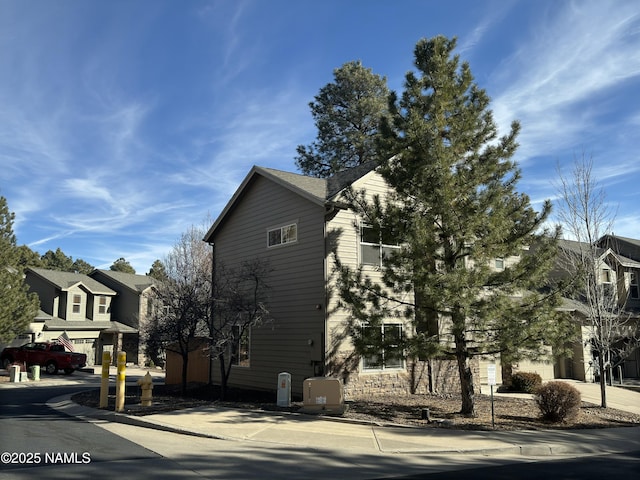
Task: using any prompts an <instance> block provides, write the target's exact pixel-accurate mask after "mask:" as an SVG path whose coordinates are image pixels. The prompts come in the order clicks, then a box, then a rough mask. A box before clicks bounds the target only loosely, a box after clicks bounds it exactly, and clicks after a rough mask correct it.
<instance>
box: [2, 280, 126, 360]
mask: <svg viewBox="0 0 640 480" xmlns="http://www.w3.org/2000/svg"><path fill="white" fill-rule="evenodd" d="M25 282H26V283H27V285H28V286H29V291H30V292H35V293H36V294H37V295H38V297H39V298H40V314H39V315H38V317H36V319H35V321H34V322H32V323H31V324H30V329H29V331H28V332H25V334H24V335H21V337H24V338H25V339H26V340H37V341H54V340H56V339H57V338H58V337H59V336H60V335H61V334H62V333H64V332H66V334H67V335H68V337H69V338H70V339H71V341H72V343H73V345H74V349H75V351H76V352H79V353H85V354H87V364H88V365H94V364H100V363H102V352H103V351H105V350H106V351H112V352H113V351H118V350H120V349H121V348H122V343H121V340H122V335H123V334H129V333H137V329H136V328H133V327H130V326H128V325H126V324H124V323H121V322H118V321H114V320H113V317H112V313H111V312H112V306H113V304H114V301H115V298H116V295H117V292H116V291H115V290H113V289H111V288H109V287H107V286H106V285H104V284H102V283H100V282H98V281H97V280H95V279H93V278H91V277H89V276H87V275H83V274H79V273H70V272H60V271H55V270H46V269H43V268H28V269H27V271H26V272H25ZM27 336H29V337H30V338H27ZM14 343H15V342H14ZM22 343H26V342H22Z"/></svg>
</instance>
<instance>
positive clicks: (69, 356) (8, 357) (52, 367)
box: [0, 342, 87, 375]
mask: <svg viewBox="0 0 640 480" xmlns="http://www.w3.org/2000/svg"><path fill="white" fill-rule="evenodd" d="M12 363H24V364H25V365H26V366H27V367H30V366H31V365H40V367H41V368H43V369H44V371H45V372H47V373H49V374H52V375H53V374H55V373H57V372H58V370H64V373H66V374H67V375H70V374H72V373H73V372H74V371H75V370H78V369H80V368H82V367H84V366H85V365H86V364H87V356H86V355H85V354H84V353H75V352H67V351H65V349H64V345H62V344H60V343H50V342H34V343H27V344H26V345H22V346H21V347H7V348H5V349H4V350H2V353H0V364H1V365H2V367H3V368H5V369H8V368H9V365H11V364H12Z"/></svg>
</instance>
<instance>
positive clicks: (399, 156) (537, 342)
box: [338, 36, 564, 416]
mask: <svg viewBox="0 0 640 480" xmlns="http://www.w3.org/2000/svg"><path fill="white" fill-rule="evenodd" d="M455 45H456V41H455V39H451V40H450V39H447V38H445V37H442V36H439V37H435V38H433V39H430V40H424V39H423V40H421V41H420V42H418V44H417V45H416V47H415V67H416V68H417V70H418V75H416V74H414V73H413V72H409V73H408V74H407V75H406V81H405V90H404V92H403V94H402V96H401V97H400V98H397V96H396V95H395V94H392V98H391V101H390V108H391V118H392V123H390V124H387V125H386V128H385V134H386V136H385V142H384V148H385V149H386V150H387V151H388V152H389V158H390V160H388V161H386V162H382V163H381V165H380V167H379V169H378V172H379V173H380V174H381V175H382V177H383V178H384V179H385V181H386V182H387V184H388V185H389V187H390V189H391V191H392V193H390V194H389V196H388V197H386V198H380V197H374V198H373V200H372V201H368V200H367V197H366V196H365V194H364V192H350V193H349V194H348V197H349V200H350V203H351V205H352V208H354V209H355V210H356V212H358V214H359V215H360V217H361V218H362V220H363V221H364V222H366V223H367V224H369V225H371V227H372V228H373V229H374V231H375V232H377V233H378V235H379V238H381V239H385V238H395V239H396V240H398V243H400V244H401V248H400V249H398V250H394V252H395V253H394V254H391V255H388V256H387V257H386V258H385V259H384V261H383V266H382V272H381V274H382V282H374V281H373V280H371V279H370V278H368V277H367V276H366V275H365V274H364V273H363V271H362V269H360V270H356V271H353V270H351V269H349V268H347V267H345V266H342V265H340V264H339V262H338V266H339V269H340V275H339V278H340V282H339V288H340V294H341V299H342V302H343V305H346V306H347V307H348V308H349V309H350V312H351V318H352V319H353V320H354V321H353V328H352V329H351V334H352V335H353V336H354V338H355V341H354V344H355V345H356V348H358V347H363V346H366V345H370V344H371V339H363V338H362V337H361V335H362V332H366V331H375V329H364V330H363V329H361V328H359V325H360V324H361V322H362V321H363V320H365V321H367V322H369V323H372V322H374V323H375V322H382V321H384V319H385V318H387V317H388V316H389V315H392V314H394V312H398V311H400V312H402V314H403V315H405V317H406V318H407V319H408V321H410V322H412V324H413V327H414V329H413V332H412V334H411V335H408V336H407V337H408V338H407V339H406V342H407V343H406V345H405V347H406V350H405V351H406V352H407V354H408V355H411V356H416V357H417V356H420V357H424V356H433V355H434V354H438V355H444V356H446V357H448V358H452V359H455V360H456V362H457V366H458V373H459V377H460V385H461V400H462V406H461V413H463V414H465V415H471V416H473V415H475V401H474V400H475V397H474V395H475V392H474V379H473V369H472V363H471V359H472V358H473V357H474V356H476V355H483V354H496V353H502V354H503V357H502V358H503V361H510V360H513V359H517V358H519V357H521V356H525V355H526V356H530V357H535V356H536V355H540V354H542V352H541V350H542V341H551V342H553V341H554V340H555V338H556V336H557V335H558V334H560V330H561V328H562V327H563V325H564V323H563V322H560V321H558V318H557V316H556V314H555V311H554V307H555V305H556V302H557V301H558V296H557V295H552V294H542V293H539V292H537V290H536V289H537V288H538V287H539V286H541V285H543V284H544V283H545V282H544V280H545V276H546V273H547V271H548V269H549V268H550V267H551V264H552V261H553V258H554V255H555V248H556V243H557V235H558V232H547V231H544V232H542V233H539V232H540V230H541V228H542V226H543V223H544V221H545V219H546V218H547V216H548V215H549V212H550V209H551V206H550V203H549V202H548V201H547V202H545V203H544V205H543V207H542V211H541V212H540V213H536V212H535V211H534V210H533V208H532V207H531V205H530V202H529V198H528V197H527V196H526V195H524V194H520V193H518V192H517V191H516V190H515V187H516V184H517V182H518V180H519V178H520V171H519V169H518V168H517V166H516V164H515V162H514V161H513V160H511V157H512V156H513V154H514V152H515V151H516V148H517V143H516V136H517V134H518V131H519V129H520V126H519V125H518V123H517V122H514V123H513V124H512V125H511V131H510V132H509V133H508V134H507V135H505V136H503V137H501V138H497V127H496V125H495V123H494V121H493V118H492V113H491V111H490V110H489V109H488V107H489V97H488V96H487V94H486V93H485V91H484V90H482V89H480V88H478V86H477V85H476V84H475V83H474V80H473V76H472V74H471V71H470V69H469V65H468V64H467V63H461V62H460V60H459V57H458V56H457V55H455V56H453V55H452V52H453V50H454V48H455ZM382 243H388V242H385V241H382ZM532 244H536V245H537V249H536V255H535V256H533V255H527V254H526V250H527V247H528V246H529V245H532ZM496 259H499V261H500V262H501V264H500V265H499V266H500V268H496V264H495V262H496ZM408 292H409V297H410V298H411V300H409V301H408V300H407V294H408Z"/></svg>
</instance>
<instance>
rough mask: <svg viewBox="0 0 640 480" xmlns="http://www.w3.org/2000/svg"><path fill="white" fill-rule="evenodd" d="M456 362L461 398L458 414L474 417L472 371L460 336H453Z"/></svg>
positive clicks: (464, 343)
mask: <svg viewBox="0 0 640 480" xmlns="http://www.w3.org/2000/svg"><path fill="white" fill-rule="evenodd" d="M455 342H456V360H457V362H458V374H459V377H460V390H461V396H462V408H461V409H460V413H461V414H462V415H465V416H468V417H475V416H476V409H475V392H474V389H473V371H472V370H471V364H470V362H469V355H468V351H467V343H466V341H465V339H464V336H463V335H462V334H458V333H457V334H455Z"/></svg>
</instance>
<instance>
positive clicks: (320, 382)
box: [302, 377, 344, 414]
mask: <svg viewBox="0 0 640 480" xmlns="http://www.w3.org/2000/svg"><path fill="white" fill-rule="evenodd" d="M302 403H303V410H305V411H308V412H322V413H336V414H342V413H344V393H343V386H342V381H341V380H340V379H338V378H330V377H313V378H307V379H306V380H305V381H304V382H303V385H302Z"/></svg>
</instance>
